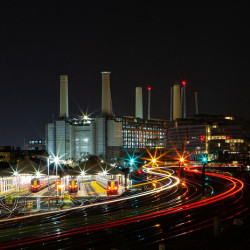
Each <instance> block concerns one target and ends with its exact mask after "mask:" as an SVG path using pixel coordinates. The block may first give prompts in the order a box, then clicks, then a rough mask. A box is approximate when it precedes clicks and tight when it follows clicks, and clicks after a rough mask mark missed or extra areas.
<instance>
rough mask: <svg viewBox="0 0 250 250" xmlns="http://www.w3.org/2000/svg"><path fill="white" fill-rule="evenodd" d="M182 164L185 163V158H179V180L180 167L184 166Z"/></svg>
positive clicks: (179, 174) (179, 175)
mask: <svg viewBox="0 0 250 250" xmlns="http://www.w3.org/2000/svg"><path fill="white" fill-rule="evenodd" d="M184 163H185V158H183V157H180V158H179V171H178V177H179V178H180V177H181V165H184Z"/></svg>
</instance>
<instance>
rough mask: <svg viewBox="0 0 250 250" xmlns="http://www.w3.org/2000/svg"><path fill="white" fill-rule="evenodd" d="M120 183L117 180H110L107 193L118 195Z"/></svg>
mask: <svg viewBox="0 0 250 250" xmlns="http://www.w3.org/2000/svg"><path fill="white" fill-rule="evenodd" d="M118 190H119V185H118V181H117V180H108V184H107V195H117V194H118Z"/></svg>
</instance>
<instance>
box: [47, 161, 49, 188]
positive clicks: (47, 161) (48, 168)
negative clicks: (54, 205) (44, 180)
mask: <svg viewBox="0 0 250 250" xmlns="http://www.w3.org/2000/svg"><path fill="white" fill-rule="evenodd" d="M47 165H48V191H49V157H48V158H47Z"/></svg>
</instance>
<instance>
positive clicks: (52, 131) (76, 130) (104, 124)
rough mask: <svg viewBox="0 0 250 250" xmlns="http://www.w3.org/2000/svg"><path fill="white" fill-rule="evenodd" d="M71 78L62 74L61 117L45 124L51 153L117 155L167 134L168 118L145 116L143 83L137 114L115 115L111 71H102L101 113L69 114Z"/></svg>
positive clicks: (77, 156)
mask: <svg viewBox="0 0 250 250" xmlns="http://www.w3.org/2000/svg"><path fill="white" fill-rule="evenodd" d="M62 79H63V84H62ZM67 79H68V78H67V77H66V76H64V77H62V76H61V77H60V82H61V85H60V98H61V99H62V100H63V101H60V117H59V118H58V119H57V120H55V121H53V122H51V123H48V124H47V125H46V128H45V135H46V142H47V151H48V153H49V154H50V155H58V156H60V157H61V159H63V160H65V159H74V160H75V161H81V160H83V159H84V157H86V156H88V155H97V156H104V157H107V156H110V157H114V156H116V157H117V156H119V154H120V153H121V151H122V147H124V148H134V149H136V151H140V150H143V149H144V148H145V147H146V146H148V145H149V146H151V147H153V144H152V142H150V141H151V140H154V145H155V144H156V141H159V140H161V141H163V140H164V139H165V138H166V128H167V125H169V123H168V122H167V121H165V120H160V119H150V120H144V119H143V118H142V115H143V114H142V105H143V103H142V90H141V87H137V88H136V99H137V103H136V109H135V110H136V117H125V116H124V117H117V116H113V115H112V113H111V112H112V111H111V110H112V109H111V96H110V82H109V81H110V72H102V114H101V116H98V117H95V118H90V117H87V116H82V117H79V118H69V117H68V107H67V105H68V101H67V100H68V99H67V93H68V90H67V88H66V87H65V86H67V81H66V80H67ZM138 90H140V91H138ZM65 100H66V101H65ZM65 102H66V104H65ZM61 106H62V107H61ZM137 116H138V117H137Z"/></svg>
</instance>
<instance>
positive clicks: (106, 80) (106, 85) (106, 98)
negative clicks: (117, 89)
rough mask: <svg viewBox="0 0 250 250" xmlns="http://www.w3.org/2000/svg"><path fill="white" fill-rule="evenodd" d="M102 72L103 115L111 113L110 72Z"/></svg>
mask: <svg viewBox="0 0 250 250" xmlns="http://www.w3.org/2000/svg"><path fill="white" fill-rule="evenodd" d="M101 73H102V115H110V110H111V108H110V106H111V105H110V104H111V103H110V73H111V72H101Z"/></svg>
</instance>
